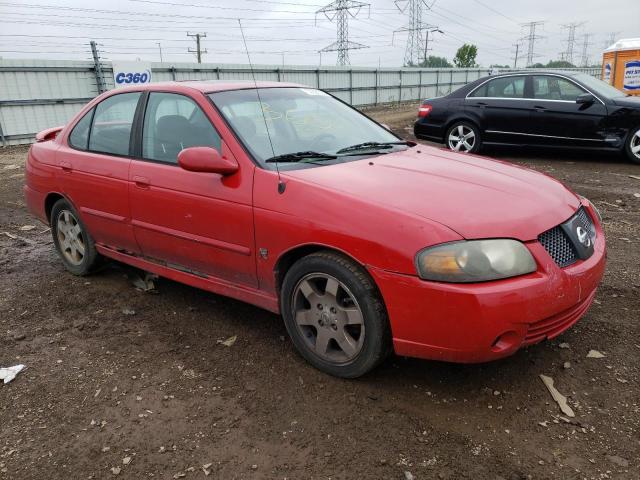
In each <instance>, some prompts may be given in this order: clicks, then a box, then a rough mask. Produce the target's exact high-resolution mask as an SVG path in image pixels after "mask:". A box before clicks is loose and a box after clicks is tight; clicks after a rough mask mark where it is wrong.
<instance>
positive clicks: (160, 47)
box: [156, 42, 162, 63]
mask: <svg viewBox="0 0 640 480" xmlns="http://www.w3.org/2000/svg"><path fill="white" fill-rule="evenodd" d="M156 43H157V44H158V50H160V63H162V45H160V42H156Z"/></svg>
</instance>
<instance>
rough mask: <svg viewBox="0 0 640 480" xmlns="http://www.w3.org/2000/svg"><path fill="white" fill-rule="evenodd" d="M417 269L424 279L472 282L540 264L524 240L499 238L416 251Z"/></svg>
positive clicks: (525, 270)
mask: <svg viewBox="0 0 640 480" xmlns="http://www.w3.org/2000/svg"><path fill="white" fill-rule="evenodd" d="M416 269H417V270H418V275H419V276H420V278H422V279H423V280H433V281H436V282H452V283H471V282H486V281H488V280H499V279H501V278H509V277H515V276H518V275H524V274H526V273H531V272H535V271H536V269H537V267H536V262H535V260H534V259H533V256H532V255H531V253H530V252H529V250H528V249H527V247H525V246H524V244H523V243H522V242H519V241H517V240H510V239H495V240H472V241H461V242H452V243H445V244H442V245H437V246H435V247H429V248H425V249H424V250H421V251H420V252H418V254H417V255H416Z"/></svg>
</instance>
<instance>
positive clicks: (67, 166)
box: [60, 161, 73, 173]
mask: <svg viewBox="0 0 640 480" xmlns="http://www.w3.org/2000/svg"><path fill="white" fill-rule="evenodd" d="M60 168H62V171H63V172H67V173H71V171H72V170H73V168H72V167H71V163H69V162H64V161H62V162H60Z"/></svg>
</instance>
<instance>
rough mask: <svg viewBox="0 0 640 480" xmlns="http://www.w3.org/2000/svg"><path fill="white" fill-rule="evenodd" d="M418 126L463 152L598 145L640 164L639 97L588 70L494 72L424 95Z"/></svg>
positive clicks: (418, 133) (424, 134) (417, 130)
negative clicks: (495, 147) (453, 88)
mask: <svg viewBox="0 0 640 480" xmlns="http://www.w3.org/2000/svg"><path fill="white" fill-rule="evenodd" d="M414 132H415V135H416V137H418V138H424V139H429V140H435V141H437V142H442V143H445V144H446V145H447V146H448V147H449V148H450V149H451V150H456V151H459V152H477V151H478V150H479V149H480V148H481V146H482V145H490V144H507V145H535V146H545V147H565V148H566V147H571V148H576V147H578V148H595V149H603V150H617V151H624V153H626V155H627V156H628V157H629V158H630V159H631V160H632V161H634V162H636V163H638V164H640V97H632V96H630V95H627V94H625V93H623V92H621V91H619V90H616V89H615V88H613V87H612V86H610V85H608V84H606V83H604V82H602V81H600V80H597V79H596V78H593V77H591V76H589V75H586V74H584V73H560V72H541V71H536V72H531V71H528V72H522V73H508V74H500V75H493V76H490V77H484V78H480V79H478V80H476V81H474V82H471V83H469V84H467V85H465V86H464V87H462V88H460V89H458V90H456V91H455V92H453V93H450V94H449V95H446V96H444V97H438V98H433V99H429V100H425V101H424V102H423V103H422V105H421V106H420V109H419V111H418V120H417V121H416V123H415V125H414Z"/></svg>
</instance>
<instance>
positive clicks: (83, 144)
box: [69, 108, 94, 150]
mask: <svg viewBox="0 0 640 480" xmlns="http://www.w3.org/2000/svg"><path fill="white" fill-rule="evenodd" d="M93 111H94V109H93V108H92V109H91V110H89V111H88V112H87V113H85V114H84V116H83V117H82V118H81V119H80V121H79V122H78V123H76V126H75V127H73V130H72V131H71V135H69V145H71V146H72V147H73V148H77V149H78V150H86V149H87V148H88V147H89V130H90V127H91V119H92V118H93Z"/></svg>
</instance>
